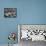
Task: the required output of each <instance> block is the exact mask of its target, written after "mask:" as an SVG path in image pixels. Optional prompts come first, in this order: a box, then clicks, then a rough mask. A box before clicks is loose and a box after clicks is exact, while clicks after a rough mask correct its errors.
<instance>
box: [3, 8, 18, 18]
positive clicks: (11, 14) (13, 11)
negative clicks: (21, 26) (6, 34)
mask: <svg viewBox="0 0 46 46" xmlns="http://www.w3.org/2000/svg"><path fill="white" fill-rule="evenodd" d="M16 16H17V8H4V17H5V18H16Z"/></svg>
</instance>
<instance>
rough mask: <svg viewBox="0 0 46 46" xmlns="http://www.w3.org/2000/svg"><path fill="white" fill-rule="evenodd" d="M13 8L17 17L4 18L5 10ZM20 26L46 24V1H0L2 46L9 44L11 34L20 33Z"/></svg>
mask: <svg viewBox="0 0 46 46" xmlns="http://www.w3.org/2000/svg"><path fill="white" fill-rule="evenodd" d="M11 7H13V8H17V17H16V18H4V8H11ZM18 24H46V0H0V44H2V43H3V44H5V43H6V44H7V43H8V39H7V36H8V34H9V32H11V31H12V32H16V33H17V32H18V30H17V25H18ZM16 42H17V41H16Z"/></svg>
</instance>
